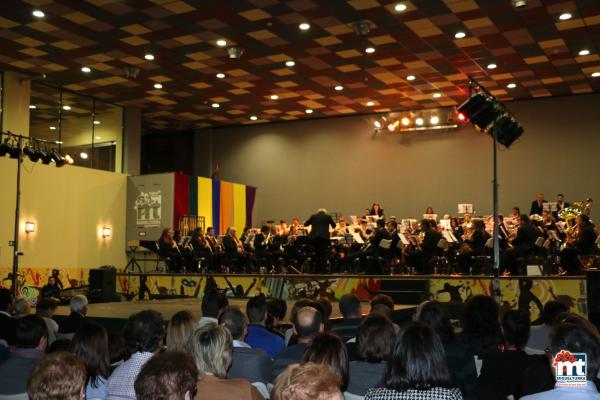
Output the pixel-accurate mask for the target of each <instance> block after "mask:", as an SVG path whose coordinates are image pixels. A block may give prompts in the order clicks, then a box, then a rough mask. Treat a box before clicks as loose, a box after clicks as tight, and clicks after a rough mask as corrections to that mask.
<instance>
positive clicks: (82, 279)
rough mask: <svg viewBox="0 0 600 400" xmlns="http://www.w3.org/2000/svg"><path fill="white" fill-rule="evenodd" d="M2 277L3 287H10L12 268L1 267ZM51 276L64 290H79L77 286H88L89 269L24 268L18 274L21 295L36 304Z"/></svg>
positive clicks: (18, 289) (0, 273)
mask: <svg viewBox="0 0 600 400" xmlns="http://www.w3.org/2000/svg"><path fill="white" fill-rule="evenodd" d="M0 277H1V279H2V282H1V285H2V287H4V288H7V289H10V288H11V285H12V268H10V269H9V268H0ZM50 277H54V279H55V280H56V282H57V283H58V285H59V287H61V288H62V289H63V290H67V289H72V290H77V288H83V287H85V286H87V282H88V278H89V269H84V268H23V269H20V270H19V273H18V274H17V293H18V294H19V296H20V297H24V298H26V299H27V300H29V303H30V304H31V305H35V304H36V303H37V299H38V297H39V294H40V291H41V290H42V287H43V286H44V285H46V283H48V278H50ZM82 290H83V289H82Z"/></svg>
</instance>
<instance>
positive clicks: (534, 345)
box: [526, 300, 569, 352]
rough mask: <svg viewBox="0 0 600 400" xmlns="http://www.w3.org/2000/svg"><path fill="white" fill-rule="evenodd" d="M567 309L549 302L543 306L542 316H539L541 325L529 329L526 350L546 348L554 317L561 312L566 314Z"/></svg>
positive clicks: (542, 349)
mask: <svg viewBox="0 0 600 400" xmlns="http://www.w3.org/2000/svg"><path fill="white" fill-rule="evenodd" d="M567 311H569V309H568V308H567V306H565V305H564V304H563V303H561V302H558V301H554V300H551V301H549V302H547V303H546V304H544V308H543V309H542V314H541V315H540V320H541V322H542V324H541V325H534V326H532V327H531V333H530V334H529V341H528V342H527V346H526V347H527V349H532V350H537V351H542V352H543V351H544V350H545V349H546V348H547V347H548V343H549V342H550V330H551V329H552V324H553V323H554V320H555V319H556V317H557V316H558V315H559V314H560V313H563V312H567Z"/></svg>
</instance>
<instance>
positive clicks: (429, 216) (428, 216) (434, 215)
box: [423, 214, 438, 221]
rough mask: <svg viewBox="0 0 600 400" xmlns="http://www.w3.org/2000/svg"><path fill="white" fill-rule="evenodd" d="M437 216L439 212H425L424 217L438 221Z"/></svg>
mask: <svg viewBox="0 0 600 400" xmlns="http://www.w3.org/2000/svg"><path fill="white" fill-rule="evenodd" d="M437 218H438V215H437V214H423V219H432V220H434V221H437Z"/></svg>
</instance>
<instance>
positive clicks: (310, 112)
mask: <svg viewBox="0 0 600 400" xmlns="http://www.w3.org/2000/svg"><path fill="white" fill-rule="evenodd" d="M304 112H305V113H307V114H312V113H313V110H311V109H310V108H307V109H306V111H304Z"/></svg>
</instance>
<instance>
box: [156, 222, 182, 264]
mask: <svg viewBox="0 0 600 400" xmlns="http://www.w3.org/2000/svg"><path fill="white" fill-rule="evenodd" d="M174 234H175V231H173V229H171V228H165V229H163V231H162V234H161V235H160V238H159V239H158V254H159V255H160V256H161V257H164V258H165V260H166V261H167V265H168V267H169V270H171V271H174V272H181V267H182V261H183V260H182V256H181V252H180V251H179V247H178V246H177V242H175V240H174V239H173V236H174Z"/></svg>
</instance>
